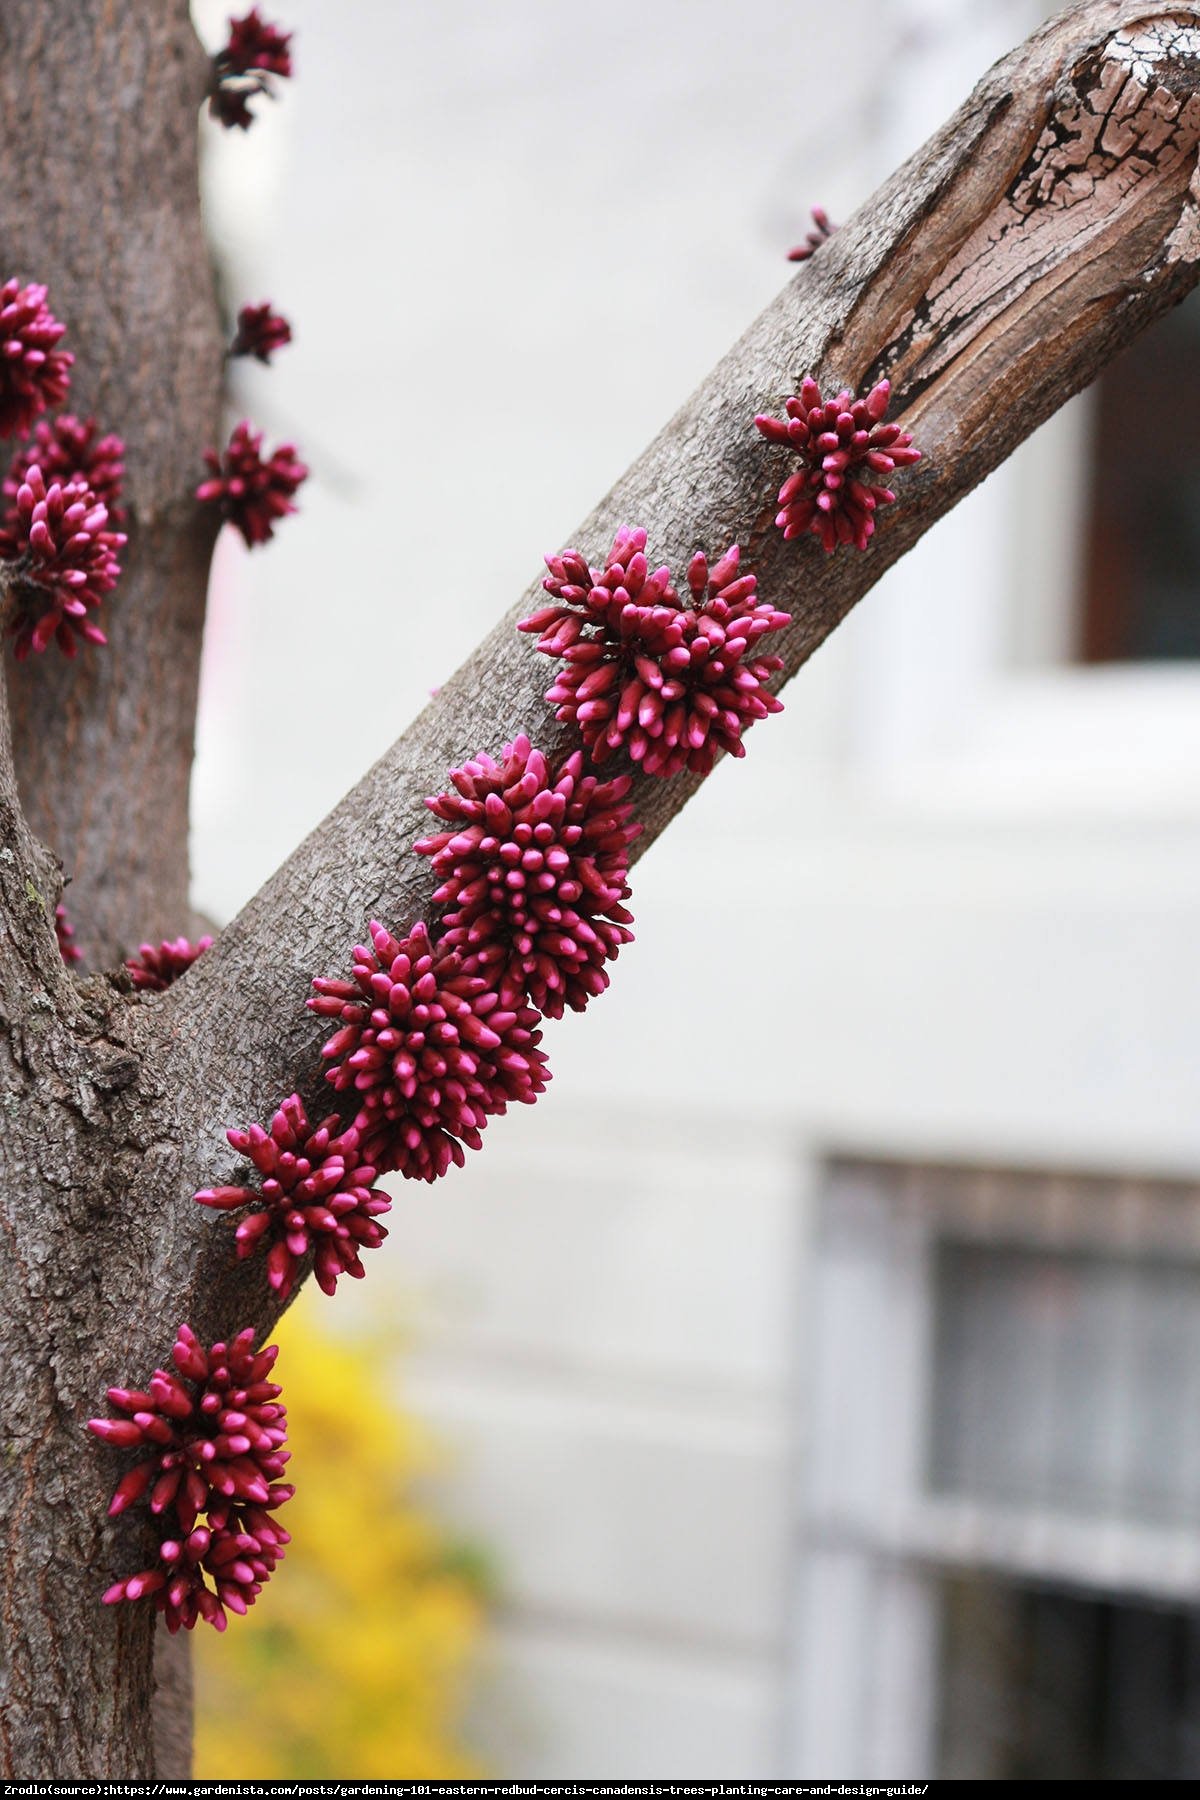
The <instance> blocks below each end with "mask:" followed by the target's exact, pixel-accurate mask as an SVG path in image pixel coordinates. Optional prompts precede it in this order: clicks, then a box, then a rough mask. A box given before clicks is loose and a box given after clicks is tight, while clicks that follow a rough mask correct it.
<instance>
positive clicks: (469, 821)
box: [413, 736, 641, 1019]
mask: <svg viewBox="0 0 1200 1800" xmlns="http://www.w3.org/2000/svg"><path fill="white" fill-rule="evenodd" d="M450 780H451V782H452V783H453V785H454V789H455V791H454V792H453V793H449V794H438V795H437V796H436V797H434V798H432V799H429V800H427V801H426V802H425V804H426V806H428V807H429V809H430V811H431V812H433V813H435V814H436V815H437V817H438V818H439V819H443V820H445V821H446V822H447V823H448V824H449V825H450V826H451V829H450V830H449V831H439V832H437V833H435V834H434V836H432V837H427V838H422V839H421V841H420V842H419V843H417V844H414V845H413V848H414V850H415V851H416V852H417V854H418V855H419V856H430V857H432V858H433V869H434V873H435V874H436V875H437V876H438V877H439V879H440V881H441V886H440V887H439V888H438V889H437V891H436V892H435V894H434V896H433V897H434V900H435V901H436V902H437V904H438V905H439V906H441V907H442V908H444V909H445V910H444V912H443V923H444V926H445V929H444V931H443V932H442V933H441V935H440V937H439V940H438V941H439V944H440V945H441V946H442V947H443V948H445V949H449V950H456V951H458V952H459V954H460V956H461V958H462V966H463V968H464V970H465V971H466V972H467V973H468V974H469V975H481V976H483V977H484V978H485V979H486V981H487V983H488V985H489V987H496V986H499V988H500V991H501V993H503V994H505V995H512V994H528V996H529V998H530V1001H531V1002H532V1004H533V1005H534V1006H535V1007H536V1008H537V1010H538V1011H539V1012H540V1013H544V1014H545V1015H546V1016H547V1017H548V1018H553V1019H557V1018H560V1017H561V1016H562V1011H563V1007H564V1006H570V1007H573V1008H574V1009H575V1011H576V1012H582V1010H583V1008H584V1007H585V1006H586V1005H587V1003H588V1001H589V999H590V998H591V997H592V995H593V994H598V993H600V992H601V991H602V990H603V989H604V988H606V987H607V986H608V974H607V971H606V970H605V967H604V965H605V963H606V961H608V960H610V959H611V958H613V957H615V956H616V954H617V951H618V950H619V949H620V947H621V945H622V944H627V943H629V942H630V940H631V939H632V937H633V933H632V931H630V930H629V929H628V927H629V926H630V925H631V924H632V922H633V921H632V915H631V914H630V913H629V912H628V911H627V910H626V908H625V907H624V906H623V905H622V904H621V903H622V901H624V900H627V899H628V898H629V884H628V880H627V877H628V873H629V846H630V844H631V843H632V842H633V839H634V838H635V837H636V836H637V835H638V832H639V831H640V830H641V827H640V826H639V825H632V824H630V823H629V815H630V813H631V812H632V810H633V809H632V806H631V805H630V803H629V802H628V801H626V799H625V796H626V794H627V793H628V792H629V789H630V786H631V782H630V778H629V777H628V776H627V775H622V776H619V777H618V778H617V779H616V780H615V781H599V780H597V778H596V777H595V776H594V775H585V774H584V773H583V755H582V752H580V751H578V750H577V751H575V753H574V754H573V755H572V756H568V757H567V759H566V760H565V762H563V763H562V765H561V766H560V767H559V768H558V769H557V770H556V771H554V772H553V773H552V772H551V770H550V768H549V767H548V765H547V762H546V758H545V757H544V756H543V754H542V752H541V751H540V750H535V749H533V747H532V745H531V744H530V741H529V739H528V738H527V737H524V736H522V737H518V738H517V739H515V741H514V742H513V743H511V744H506V745H505V746H504V757H503V760H502V761H501V762H499V763H496V762H494V761H493V760H492V758H491V757H490V756H486V755H483V754H482V753H481V754H480V755H479V756H477V757H476V758H475V759H474V761H472V762H468V763H466V764H464V766H463V767H462V768H461V769H452V770H451V772H450Z"/></svg>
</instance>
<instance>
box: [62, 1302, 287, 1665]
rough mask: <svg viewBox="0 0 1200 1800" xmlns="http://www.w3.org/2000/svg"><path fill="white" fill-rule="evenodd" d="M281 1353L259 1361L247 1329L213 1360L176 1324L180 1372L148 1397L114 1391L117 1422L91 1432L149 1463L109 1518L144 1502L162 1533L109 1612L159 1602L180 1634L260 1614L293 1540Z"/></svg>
mask: <svg viewBox="0 0 1200 1800" xmlns="http://www.w3.org/2000/svg"><path fill="white" fill-rule="evenodd" d="M277 1354H278V1352H277V1350H276V1349H275V1348H274V1346H271V1347H268V1348H266V1349H263V1350H257V1351H256V1350H255V1348H254V1332H253V1330H252V1329H250V1328H249V1327H248V1328H247V1329H246V1330H245V1331H241V1332H239V1333H238V1335H237V1337H235V1338H234V1339H233V1341H232V1342H231V1343H229V1344H223V1343H218V1344H213V1345H212V1346H211V1348H210V1349H207V1350H206V1349H205V1348H204V1347H203V1346H202V1345H201V1343H200V1341H199V1339H198V1338H197V1337H196V1334H195V1332H194V1331H192V1330H191V1328H190V1327H189V1326H187V1325H181V1326H180V1327H179V1334H178V1336H177V1338H176V1341H175V1347H174V1350H173V1352H172V1356H173V1360H174V1364H175V1369H174V1371H168V1370H166V1369H156V1370H155V1371H154V1374H153V1375H152V1376H151V1378H150V1381H149V1384H148V1385H147V1387H146V1388H145V1389H138V1388H115V1387H113V1388H109V1390H108V1398H109V1401H110V1403H111V1405H112V1406H113V1408H114V1410H115V1411H116V1412H117V1413H118V1414H119V1415H121V1416H119V1417H116V1418H108V1419H90V1420H89V1421H88V1429H89V1430H90V1431H93V1432H94V1433H95V1434H96V1436H97V1437H98V1438H102V1439H103V1440H104V1442H105V1443H107V1444H111V1445H112V1446H113V1447H114V1448H115V1449H120V1450H133V1449H137V1450H141V1451H144V1452H145V1453H146V1454H145V1455H144V1456H143V1457H142V1458H141V1460H139V1461H138V1462H136V1463H135V1464H134V1466H133V1467H132V1468H131V1469H130V1470H129V1471H128V1473H127V1474H125V1475H123V1476H122V1477H121V1479H120V1481H119V1482H118V1483H117V1487H116V1492H115V1493H114V1494H113V1497H112V1503H111V1505H110V1506H109V1509H108V1510H109V1515H110V1517H111V1516H115V1515H116V1514H118V1513H122V1512H124V1511H125V1510H126V1508H127V1507H130V1506H132V1505H134V1504H135V1503H136V1502H138V1501H142V1500H145V1501H146V1502H147V1504H148V1506H149V1510H150V1512H151V1514H152V1515H153V1516H154V1518H155V1519H156V1520H157V1521H158V1524H159V1528H160V1530H161V1531H162V1534H163V1535H162V1538H161V1541H160V1543H159V1549H158V1558H157V1561H156V1562H155V1564H154V1565H153V1566H152V1567H151V1568H149V1569H143V1570H142V1571H141V1572H140V1573H139V1574H137V1575H131V1576H129V1577H127V1578H126V1579H125V1580H123V1581H118V1582H116V1583H114V1585H113V1586H112V1587H110V1588H109V1589H108V1590H107V1592H106V1593H105V1594H104V1596H103V1598H104V1601H105V1604H106V1605H115V1604H116V1603H117V1602H118V1601H121V1600H140V1599H143V1598H145V1597H152V1598H153V1600H154V1604H155V1606H156V1607H157V1608H158V1610H159V1611H160V1612H161V1613H162V1614H163V1615H164V1617H165V1620H166V1624H167V1629H168V1630H169V1631H172V1632H175V1631H178V1630H179V1628H180V1626H183V1627H184V1629H185V1630H188V1631H190V1630H191V1629H192V1627H193V1626H194V1625H195V1623H196V1621H197V1619H205V1620H207V1622H208V1623H209V1624H210V1625H213V1626H215V1627H216V1629H217V1630H218V1631H224V1629H225V1625H226V1612H227V1611H228V1612H235V1613H244V1612H245V1611H246V1609H247V1607H249V1606H252V1605H253V1604H254V1601H255V1600H256V1599H257V1597H258V1595H259V1593H260V1592H261V1591H262V1587H263V1584H264V1582H266V1581H267V1580H268V1579H269V1577H270V1575H271V1574H272V1572H273V1571H274V1569H275V1566H276V1564H277V1563H278V1562H279V1561H280V1560H281V1558H282V1556H283V1553H284V1546H285V1545H286V1544H287V1542H288V1533H287V1532H286V1531H284V1530H283V1529H282V1528H281V1527H280V1526H279V1524H278V1523H277V1522H276V1520H275V1518H274V1517H273V1514H274V1513H275V1511H276V1510H277V1509H278V1508H279V1507H280V1506H282V1505H283V1504H284V1503H285V1502H286V1501H288V1500H290V1499H291V1497H292V1494H293V1492H294V1491H295V1490H294V1489H293V1488H292V1487H291V1486H290V1485H289V1484H287V1483H285V1482H282V1481H281V1480H280V1476H281V1475H282V1474H283V1471H284V1467H285V1465H286V1463H287V1460H288V1452H287V1450H286V1449H285V1448H284V1445H285V1443H286V1438H287V1433H286V1423H285V1421H286V1412H285V1409H284V1407H282V1406H280V1405H279V1404H278V1398H279V1394H280V1392H281V1389H280V1388H279V1386H278V1384H277V1383H276V1382H273V1381H270V1380H268V1376H269V1375H270V1373H271V1370H272V1368H273V1366H274V1363H275V1358H276V1356H277ZM210 1584H211V1585H210Z"/></svg>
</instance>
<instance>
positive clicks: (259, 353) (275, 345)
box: [229, 300, 292, 363]
mask: <svg viewBox="0 0 1200 1800" xmlns="http://www.w3.org/2000/svg"><path fill="white" fill-rule="evenodd" d="M291 341H292V328H291V325H290V324H289V323H288V321H287V320H286V319H285V318H284V316H283V314H282V313H277V312H274V311H273V310H272V307H271V302H270V301H269V300H264V301H263V303H262V305H261V306H243V307H242V309H241V311H240V312H239V313H238V320H237V332H236V334H235V336H234V340H233V342H232V344H230V346H229V354H230V356H253V357H255V358H256V359H257V360H258V361H259V362H260V363H269V362H270V360H271V357H272V356H273V354H274V353H275V351H276V350H282V349H283V346H284V345H285V344H290V343H291Z"/></svg>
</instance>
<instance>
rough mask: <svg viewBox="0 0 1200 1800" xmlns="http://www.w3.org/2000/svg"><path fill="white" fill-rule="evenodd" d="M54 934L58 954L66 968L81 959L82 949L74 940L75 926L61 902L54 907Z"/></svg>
mask: <svg viewBox="0 0 1200 1800" xmlns="http://www.w3.org/2000/svg"><path fill="white" fill-rule="evenodd" d="M54 935H55V937H56V938H57V939H58V954H59V955H60V956H61V957H62V959H63V961H64V962H65V963H66V965H67V967H68V968H70V967H71V965H72V963H79V962H82V961H83V951H82V950H81V949H80V948H79V945H78V944H77V943H75V942H74V938H75V927H74V926H73V925H72V923H71V921H70V918H69V917H68V915H67V909H66V907H65V906H63V905H61V904H60V905H58V906H56V907H55V909H54Z"/></svg>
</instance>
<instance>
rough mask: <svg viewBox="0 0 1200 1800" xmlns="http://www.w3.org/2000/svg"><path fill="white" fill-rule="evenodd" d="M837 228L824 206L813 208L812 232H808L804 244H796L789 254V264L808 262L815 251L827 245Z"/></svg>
mask: <svg viewBox="0 0 1200 1800" xmlns="http://www.w3.org/2000/svg"><path fill="white" fill-rule="evenodd" d="M836 230H837V226H836V225H835V224H834V223H833V221H832V219H831V218H830V217H829V214H828V213H827V212H826V211H825V208H824V207H823V206H814V207H813V208H812V230H811V231H809V232H807V233H806V235H805V238H804V242H803V243H802V244H796V245H794V246H793V247H792V249H790V250H789V251H788V253H787V255H788V261H789V262H807V261H808V259H809V257H810V256H811V255H812V254H813V252H814V251H816V250H819V249H820V248H821V245H822V244H827V243H828V242H829V240H830V238H831V237H832V236H833V234H834V232H835V231H836Z"/></svg>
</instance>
